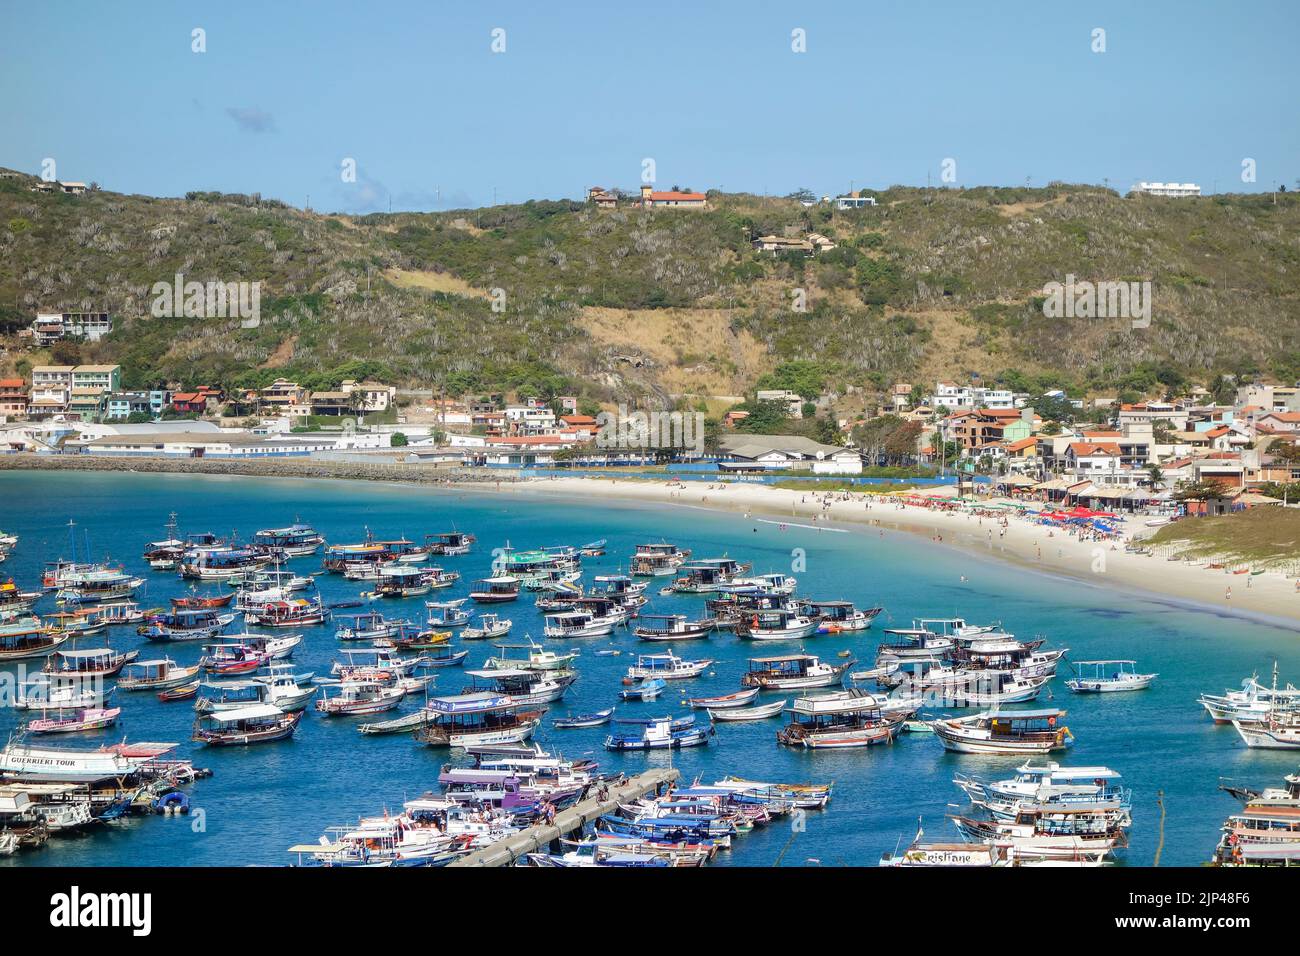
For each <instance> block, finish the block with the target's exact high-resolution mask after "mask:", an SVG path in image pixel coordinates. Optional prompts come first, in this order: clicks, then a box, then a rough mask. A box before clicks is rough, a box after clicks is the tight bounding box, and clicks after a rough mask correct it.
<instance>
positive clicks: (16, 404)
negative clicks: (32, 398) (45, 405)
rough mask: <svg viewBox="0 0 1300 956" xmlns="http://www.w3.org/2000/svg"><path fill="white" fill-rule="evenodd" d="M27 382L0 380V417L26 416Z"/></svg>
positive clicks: (15, 379) (17, 379)
mask: <svg viewBox="0 0 1300 956" xmlns="http://www.w3.org/2000/svg"><path fill="white" fill-rule="evenodd" d="M28 401H29V399H28V396H27V382H26V381H24V380H23V379H21V378H0V415H6V416H9V415H15V416H17V415H26V414H27V403H28Z"/></svg>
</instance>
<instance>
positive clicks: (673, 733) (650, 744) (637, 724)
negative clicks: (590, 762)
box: [605, 715, 713, 750]
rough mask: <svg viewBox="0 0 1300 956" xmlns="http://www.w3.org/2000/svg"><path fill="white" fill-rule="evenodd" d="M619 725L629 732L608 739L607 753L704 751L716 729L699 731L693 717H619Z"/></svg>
mask: <svg viewBox="0 0 1300 956" xmlns="http://www.w3.org/2000/svg"><path fill="white" fill-rule="evenodd" d="M615 723H616V724H619V725H620V726H623V727H626V728H627V729H626V730H623V731H617V732H615V733H611V734H610V735H609V736H608V737H606V738H605V749H606V750H678V749H681V748H683V747H703V746H706V745H707V744H708V742H709V738H710V737H712V735H713V727H712V726H711V725H710V726H705V727H697V726H696V724H695V717H694V715H691V716H687V717H678V718H673V717H643V718H638V717H620V718H618V719H617V720H615Z"/></svg>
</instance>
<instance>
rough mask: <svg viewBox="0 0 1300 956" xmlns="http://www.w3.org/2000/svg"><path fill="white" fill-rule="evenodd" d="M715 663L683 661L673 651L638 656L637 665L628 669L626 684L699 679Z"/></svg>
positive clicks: (625, 678) (624, 681) (624, 679)
mask: <svg viewBox="0 0 1300 956" xmlns="http://www.w3.org/2000/svg"><path fill="white" fill-rule="evenodd" d="M712 663H713V661H711V660H708V659H705V660H698V661H688V660H683V659H682V658H680V657H678V656H677V655H676V654H674V653H673V652H672V651H669V652H668V653H666V654H638V655H637V658H636V663H635V664H633V665H632V666H631V667H629V668H628V669H627V676H626V677H624V678H623V683H624V684H634V683H636V682H637V681H639V680H643V679H644V678H647V677H662V678H663V679H664V680H684V679H686V678H690V677H698V676H700V674H702V673H704V671H705V670H706V669H707V668H708V666H709V665H710V664H712Z"/></svg>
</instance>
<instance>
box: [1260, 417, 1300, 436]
mask: <svg viewBox="0 0 1300 956" xmlns="http://www.w3.org/2000/svg"><path fill="white" fill-rule="evenodd" d="M1255 427H1256V428H1257V429H1259V430H1260V431H1262V432H1272V433H1277V432H1300V412H1269V413H1268V414H1267V415H1261V416H1260V417H1259V418H1257V419H1255Z"/></svg>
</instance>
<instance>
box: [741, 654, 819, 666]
mask: <svg viewBox="0 0 1300 956" xmlns="http://www.w3.org/2000/svg"><path fill="white" fill-rule="evenodd" d="M815 660H817V655H816V654H782V655H781V656H779V657H751V658H750V659H749V662H750V663H751V664H778V663H784V662H786V661H815Z"/></svg>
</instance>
